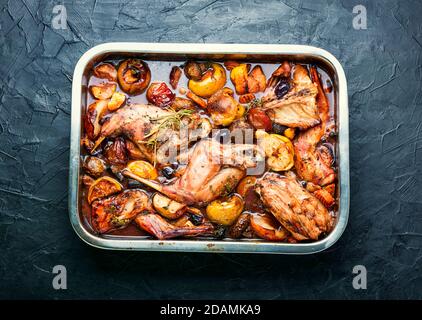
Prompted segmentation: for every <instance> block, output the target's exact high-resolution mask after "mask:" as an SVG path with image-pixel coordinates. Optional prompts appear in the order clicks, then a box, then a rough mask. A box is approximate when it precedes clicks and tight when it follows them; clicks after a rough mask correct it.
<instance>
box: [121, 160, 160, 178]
mask: <svg viewBox="0 0 422 320" xmlns="http://www.w3.org/2000/svg"><path fill="white" fill-rule="evenodd" d="M126 169H127V170H129V171H130V172H132V173H133V174H135V175H137V176H138V177H140V178H144V179H150V180H155V179H157V177H158V172H157V169H155V168H154V166H153V165H152V164H151V163H149V162H147V161H143V160H137V161H131V162H129V164H128V165H127V167H126Z"/></svg>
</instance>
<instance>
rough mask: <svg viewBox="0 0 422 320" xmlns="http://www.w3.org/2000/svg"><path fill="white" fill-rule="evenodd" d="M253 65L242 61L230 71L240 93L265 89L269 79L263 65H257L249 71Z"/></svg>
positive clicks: (231, 78) (237, 91)
mask: <svg viewBox="0 0 422 320" xmlns="http://www.w3.org/2000/svg"><path fill="white" fill-rule="evenodd" d="M250 67H251V65H250V64H246V63H242V64H240V65H238V66H236V67H234V68H233V69H232V70H231V72H230V80H231V81H232V83H233V84H234V86H235V89H236V93H237V94H238V95H244V94H246V93H256V92H261V91H264V90H265V88H266V86H267V79H266V77H265V74H264V72H263V71H262V68H261V66H258V65H257V66H255V67H253V69H252V70H251V72H250V73H249V69H250Z"/></svg>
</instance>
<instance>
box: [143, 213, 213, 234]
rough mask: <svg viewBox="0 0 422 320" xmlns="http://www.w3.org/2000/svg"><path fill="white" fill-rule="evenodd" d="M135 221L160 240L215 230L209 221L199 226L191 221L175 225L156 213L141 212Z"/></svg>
mask: <svg viewBox="0 0 422 320" xmlns="http://www.w3.org/2000/svg"><path fill="white" fill-rule="evenodd" d="M135 222H136V223H137V224H138V226H139V227H140V228H141V229H143V230H145V231H146V232H148V233H150V234H152V235H154V236H155V237H156V238H158V239H160V240H164V239H171V238H176V237H181V236H198V235H211V234H212V232H213V231H214V227H213V225H212V224H211V223H209V222H208V223H204V224H202V225H199V226H195V225H193V224H190V223H188V224H185V225H183V226H175V225H172V224H171V223H169V222H167V221H166V220H165V219H164V218H163V217H161V216H160V215H158V214H155V213H146V214H140V215H138V216H137V217H136V219H135Z"/></svg>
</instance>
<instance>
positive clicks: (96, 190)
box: [87, 176, 123, 203]
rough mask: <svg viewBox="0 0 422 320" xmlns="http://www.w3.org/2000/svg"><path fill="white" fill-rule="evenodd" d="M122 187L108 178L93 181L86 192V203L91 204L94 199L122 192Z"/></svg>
mask: <svg viewBox="0 0 422 320" xmlns="http://www.w3.org/2000/svg"><path fill="white" fill-rule="evenodd" d="M122 189H123V187H122V185H121V184H120V183H119V182H118V181H117V180H115V179H113V178H110V177H107V176H105V177H101V178H98V179H97V180H95V181H94V183H93V184H91V186H90V187H89V190H88V197H87V199H88V203H92V202H93V201H94V200H96V199H100V198H104V197H108V196H110V195H112V194H114V193H117V192H120V191H122Z"/></svg>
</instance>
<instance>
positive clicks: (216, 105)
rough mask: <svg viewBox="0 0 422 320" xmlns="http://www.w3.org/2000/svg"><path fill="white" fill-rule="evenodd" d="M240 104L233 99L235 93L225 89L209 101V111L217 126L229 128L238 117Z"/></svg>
mask: <svg viewBox="0 0 422 320" xmlns="http://www.w3.org/2000/svg"><path fill="white" fill-rule="evenodd" d="M240 106H241V105H240V104H239V103H238V102H237V101H236V99H234V98H233V91H232V90H231V89H229V88H223V89H221V90H219V91H218V92H216V93H215V94H213V95H212V96H211V98H209V99H208V104H207V110H208V112H209V113H210V114H211V119H212V120H213V122H214V124H215V125H217V126H228V125H230V124H231V123H232V122H233V121H234V120H235V119H236V118H240V117H238V115H239V114H238V113H239V111H242V110H239V108H240ZM243 110H244V109H243Z"/></svg>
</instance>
